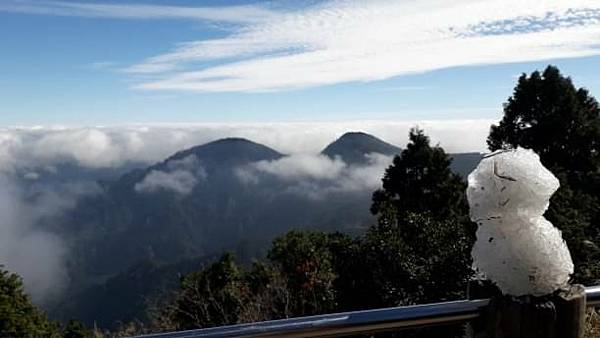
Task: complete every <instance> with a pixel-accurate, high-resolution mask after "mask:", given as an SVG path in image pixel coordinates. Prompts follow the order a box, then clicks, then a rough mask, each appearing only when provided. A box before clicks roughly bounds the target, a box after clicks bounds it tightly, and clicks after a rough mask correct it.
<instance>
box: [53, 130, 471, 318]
mask: <svg viewBox="0 0 600 338" xmlns="http://www.w3.org/2000/svg"><path fill="white" fill-rule="evenodd" d="M400 152H401V149H400V148H399V147H396V146H394V145H392V144H389V143H387V142H385V141H382V140H380V139H378V138H376V137H374V136H372V135H369V134H365V133H360V132H351V133H346V134H344V135H342V136H341V137H340V138H338V139H337V140H335V141H334V142H332V143H331V144H329V145H328V146H327V147H325V148H324V149H323V151H322V152H321V154H322V155H324V156H328V157H330V158H336V157H339V158H341V159H342V160H343V161H344V162H345V163H346V164H347V165H348V166H358V167H360V166H364V165H366V164H367V162H368V158H367V157H366V156H365V155H367V154H372V153H379V154H383V155H386V156H394V155H397V154H399V153H400ZM285 156H286V155H284V154H282V153H280V152H278V151H276V150H274V149H272V148H269V147H267V146H264V145H262V144H258V143H255V142H252V141H250V140H247V139H243V138H227V139H221V140H216V141H213V142H209V143H206V144H203V145H199V146H195V147H192V148H189V149H185V150H182V151H179V152H177V153H175V154H173V155H172V156H169V157H168V158H166V159H165V160H163V161H161V162H158V163H156V164H154V165H151V166H148V167H146V168H144V169H136V170H132V171H130V172H128V173H126V174H124V175H122V176H121V177H120V178H118V179H116V180H114V181H112V182H104V183H103V191H102V193H100V194H98V195H94V196H91V197H87V198H85V199H83V200H81V201H80V202H79V203H78V205H77V207H76V208H75V210H74V211H73V212H70V213H67V214H66V215H64V216H63V218H62V219H61V222H57V224H63V233H64V236H65V237H66V238H68V239H69V242H70V243H72V245H71V246H72V247H73V250H72V255H71V256H72V257H71V262H70V266H71V271H70V273H71V277H72V280H73V283H74V287H73V292H77V291H81V290H82V288H88V287H92V288H94V287H95V286H101V285H103V283H104V281H105V280H107V279H108V280H109V281H111V282H110V283H111V284H110V285H113V284H114V283H115V281H116V280H115V279H110V278H111V277H114V276H117V275H118V274H119V273H121V274H120V276H126V275H127V273H128V272H124V271H131V270H128V269H129V268H130V267H131V266H134V265H135V264H139V262H144V261H152V262H156V264H167V266H168V265H169V264H173V263H176V262H179V261H181V260H186V259H190V258H194V257H207V256H213V255H217V254H219V253H221V252H223V251H235V252H237V253H238V256H239V258H240V259H241V260H243V261H246V262H247V261H249V260H250V259H251V258H252V257H259V256H261V255H263V254H264V250H265V248H266V247H267V246H268V244H269V243H270V241H271V240H272V239H273V238H274V237H275V236H277V235H280V234H283V233H285V232H287V231H289V230H290V229H318V230H323V231H334V230H339V231H345V232H354V233H356V232H357V231H362V229H365V228H366V227H367V226H368V225H370V224H372V222H374V219H373V216H372V215H371V214H370V212H369V206H370V203H371V194H372V192H373V191H371V190H364V191H347V192H344V191H339V192H334V193H335V196H334V197H332V198H327V199H326V200H318V199H316V200H315V199H313V198H311V197H309V196H303V195H299V194H296V193H294V192H293V191H291V190H290V186H289V183H288V182H286V181H285V180H281V179H278V178H277V177H274V176H269V175H264V177H263V176H261V178H260V180H259V181H257V182H254V183H247V182H243V181H242V180H240V179H239V177H238V175H237V174H238V170H239V169H240V168H242V169H243V168H246V167H248V166H251V165H252V164H253V163H256V162H260V161H267V162H269V161H276V160H278V159H283V158H285ZM451 156H452V158H453V159H454V161H453V163H452V166H453V169H454V170H458V171H460V173H461V175H463V177H466V174H468V172H470V171H471V170H472V169H473V168H474V167H475V165H476V164H477V163H478V162H479V159H480V157H481V155H480V154H476V153H468V154H451ZM186 173H187V174H186ZM186 175H188V176H189V175H191V176H190V177H193V178H194V180H191V181H190V180H187V181H182V182H183V183H182V182H177V179H178V178H180V177H181V176H186ZM149 177H154V178H160V179H164V180H165V182H162V183H161V184H164V185H160V184H158V183H157V182H154V184H155V187H159V188H157V189H154V190H152V189H150V190H142V189H139V185H140V183H142V182H144V181H146V180H148V178H149ZM188 178H189V177H188ZM173 180H174V181H175V183H177V184H183V185H184V186H185V185H186V184H187V185H190V184H191V183H190V182H192V183H193V184H194V186H192V187H189V190H186V191H185V193H181V191H179V192H178V191H177V190H176V189H175V190H169V189H167V187H168V185H167V183H168V184H173ZM159 183H160V182H159ZM156 184H158V185H156ZM317 184H318V183H317ZM161 266H162V265H161ZM152 271H154V270H152ZM123 274H124V275H123ZM94 285H95V286H94ZM113 289H114V288H113ZM107 292H108V291H107ZM106 297H109V296H108V295H107V296H106ZM117 298H118V297H116V298H115V297H113V298H110V299H117ZM99 304H100V303H99ZM82 306H83V305H81V304H79V305H77V304H75V305H72V306H71V307H70V308H72V309H75V308H82ZM90 311H92V310H90ZM90 313H93V311H92V312H90ZM64 315H65V316H68V315H69V314H68V313H67V314H64ZM106 320H109V319H108V318H107V319H106Z"/></svg>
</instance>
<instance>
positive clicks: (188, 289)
mask: <svg viewBox="0 0 600 338" xmlns="http://www.w3.org/2000/svg"><path fill="white" fill-rule="evenodd" d="M242 277H243V276H242V271H241V270H240V268H239V267H238V266H237V264H236V263H235V261H234V258H233V255H232V254H229V253H228V254H225V255H223V256H222V257H221V259H220V260H219V261H217V262H215V263H214V264H212V265H211V266H210V267H208V268H207V269H205V270H202V271H198V272H194V273H191V274H189V275H187V276H185V277H184V278H183V279H182V281H181V292H179V294H178V295H177V298H176V300H175V303H174V306H173V307H172V309H171V310H172V311H171V312H170V313H169V319H170V320H171V321H172V322H174V323H176V328H177V329H178V330H183V329H192V328H199V327H210V326H219V325H225V324H232V323H237V322H239V317H240V313H241V307H242V305H243V304H244V303H246V302H247V301H248V290H247V288H246V287H245V285H244V281H243V278H242Z"/></svg>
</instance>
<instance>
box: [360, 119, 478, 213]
mask: <svg viewBox="0 0 600 338" xmlns="http://www.w3.org/2000/svg"><path fill="white" fill-rule="evenodd" d="M451 161H452V160H451V159H450V158H449V157H448V155H447V154H446V152H444V149H442V148H441V147H440V146H433V147H432V146H431V145H430V141H429V137H427V136H426V135H425V133H424V132H423V130H421V129H418V128H413V129H411V130H410V134H409V143H408V145H407V146H406V149H404V150H403V151H402V153H401V154H400V155H398V156H396V157H395V158H394V161H393V164H392V165H391V166H390V167H389V168H388V169H387V170H386V171H385V175H384V177H383V180H382V182H383V189H380V190H377V191H376V192H375V193H374V194H373V204H372V206H371V212H372V213H373V214H375V215H377V216H379V217H380V218H381V217H383V218H390V217H391V218H398V217H399V218H402V217H403V215H405V214H407V213H410V212H413V213H421V212H430V215H432V216H435V217H437V216H439V217H441V218H445V217H453V216H457V215H466V214H467V211H466V210H467V209H466V208H467V205H466V201H465V194H464V190H465V188H466V186H465V184H464V182H463V181H462V179H461V178H460V176H459V175H457V174H455V173H453V172H452V170H450V163H451Z"/></svg>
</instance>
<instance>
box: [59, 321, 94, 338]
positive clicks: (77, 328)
mask: <svg viewBox="0 0 600 338" xmlns="http://www.w3.org/2000/svg"><path fill="white" fill-rule="evenodd" d="M62 335H63V338H88V337H90V336H91V335H92V331H91V330H89V329H88V328H87V327H86V326H85V324H84V323H82V322H80V321H78V320H74V319H71V320H69V322H68V323H67V325H66V326H65V328H64V329H63V333H62Z"/></svg>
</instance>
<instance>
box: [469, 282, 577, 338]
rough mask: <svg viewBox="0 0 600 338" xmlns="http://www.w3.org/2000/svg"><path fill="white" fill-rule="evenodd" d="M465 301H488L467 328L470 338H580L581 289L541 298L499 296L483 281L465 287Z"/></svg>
mask: <svg viewBox="0 0 600 338" xmlns="http://www.w3.org/2000/svg"><path fill="white" fill-rule="evenodd" d="M468 294H469V299H477V298H490V299H491V301H490V305H489V306H488V307H487V309H486V311H485V312H484V313H483V314H482V317H481V318H480V319H478V320H476V321H474V322H473V323H471V325H470V331H471V336H472V337H473V338H583V330H584V322H585V289H584V288H583V286H581V285H572V286H569V287H568V289H566V290H561V291H558V292H555V293H554V294H552V295H548V296H544V297H532V296H522V297H512V296H503V295H501V294H500V292H499V290H498V289H497V288H495V287H494V286H493V285H491V283H489V282H486V281H472V282H471V283H470V284H469V290H468Z"/></svg>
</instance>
